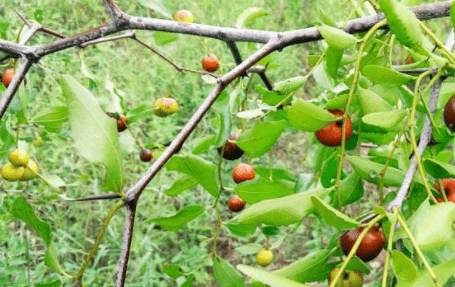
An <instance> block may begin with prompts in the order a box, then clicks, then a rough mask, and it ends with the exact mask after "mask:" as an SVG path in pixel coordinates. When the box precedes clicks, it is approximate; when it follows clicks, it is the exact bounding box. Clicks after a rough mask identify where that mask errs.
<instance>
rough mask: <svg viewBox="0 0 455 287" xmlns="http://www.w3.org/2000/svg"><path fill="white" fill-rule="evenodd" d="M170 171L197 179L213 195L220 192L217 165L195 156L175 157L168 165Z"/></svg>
mask: <svg viewBox="0 0 455 287" xmlns="http://www.w3.org/2000/svg"><path fill="white" fill-rule="evenodd" d="M165 166H166V168H167V169H168V170H173V171H179V172H181V173H184V174H186V175H189V176H191V177H192V178H194V179H196V180H197V182H198V183H199V184H200V185H202V186H203V187H204V188H205V189H206V190H207V191H208V192H209V193H210V194H211V195H213V196H217V195H218V192H219V186H218V179H217V176H216V165H215V164H214V163H212V162H210V161H208V160H205V159H203V158H201V157H198V156H196V155H193V154H187V155H174V156H173V157H172V158H171V159H170V160H169V161H168V162H167V163H166V165H165Z"/></svg>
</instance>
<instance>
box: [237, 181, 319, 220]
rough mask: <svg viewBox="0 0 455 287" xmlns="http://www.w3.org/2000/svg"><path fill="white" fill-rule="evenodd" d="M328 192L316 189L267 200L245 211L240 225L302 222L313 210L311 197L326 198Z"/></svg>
mask: <svg viewBox="0 0 455 287" xmlns="http://www.w3.org/2000/svg"><path fill="white" fill-rule="evenodd" d="M327 193H328V191H327V190H325V189H315V190H311V191H306V192H301V193H297V194H293V195H288V196H285V197H280V198H274V199H266V200H263V201H261V202H258V203H256V204H253V205H252V206H250V207H249V208H247V209H245V210H243V211H242V212H241V213H240V215H239V216H238V220H237V221H238V222H239V223H247V224H256V225H257V224H260V223H264V224H269V225H289V224H292V223H296V222H300V221H301V220H302V218H303V217H304V216H305V215H307V214H308V213H309V212H310V211H312V209H313V204H312V203H311V199H310V197H311V196H312V195H317V196H325V195H327Z"/></svg>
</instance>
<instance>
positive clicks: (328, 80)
mask: <svg viewBox="0 0 455 287" xmlns="http://www.w3.org/2000/svg"><path fill="white" fill-rule="evenodd" d="M313 78H314V79H315V80H316V82H317V83H318V84H319V85H321V86H322V87H323V88H324V89H327V90H329V91H331V90H333V89H334V88H335V80H334V79H333V78H332V77H331V76H330V75H329V73H328V71H327V67H326V62H325V61H323V62H322V63H320V64H319V65H318V66H317V67H316V68H315V69H314V72H313Z"/></svg>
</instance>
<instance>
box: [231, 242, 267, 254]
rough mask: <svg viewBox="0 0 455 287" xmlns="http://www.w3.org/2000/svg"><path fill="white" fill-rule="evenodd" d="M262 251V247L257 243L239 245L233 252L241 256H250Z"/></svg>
mask: <svg viewBox="0 0 455 287" xmlns="http://www.w3.org/2000/svg"><path fill="white" fill-rule="evenodd" d="M261 249H262V245H260V244H258V243H247V244H244V245H240V246H238V247H236V248H235V251H237V252H238V253H240V254H242V255H251V254H256V253H258V251H259V250H261Z"/></svg>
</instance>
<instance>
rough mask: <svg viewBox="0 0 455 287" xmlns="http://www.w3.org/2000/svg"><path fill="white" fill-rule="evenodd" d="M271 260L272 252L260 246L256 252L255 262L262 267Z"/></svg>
mask: <svg viewBox="0 0 455 287" xmlns="http://www.w3.org/2000/svg"><path fill="white" fill-rule="evenodd" d="M272 261H273V252H272V251H270V250H268V249H265V248H262V249H261V250H259V252H258V253H257V254H256V263H257V264H259V265H261V266H262V267H266V266H269V265H270V263H272Z"/></svg>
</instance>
